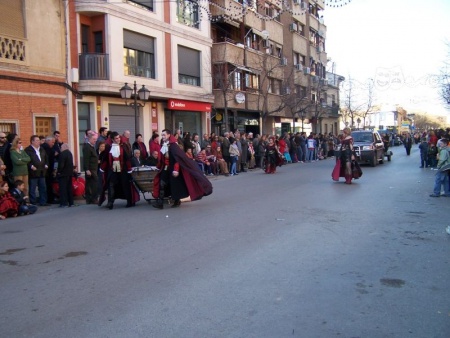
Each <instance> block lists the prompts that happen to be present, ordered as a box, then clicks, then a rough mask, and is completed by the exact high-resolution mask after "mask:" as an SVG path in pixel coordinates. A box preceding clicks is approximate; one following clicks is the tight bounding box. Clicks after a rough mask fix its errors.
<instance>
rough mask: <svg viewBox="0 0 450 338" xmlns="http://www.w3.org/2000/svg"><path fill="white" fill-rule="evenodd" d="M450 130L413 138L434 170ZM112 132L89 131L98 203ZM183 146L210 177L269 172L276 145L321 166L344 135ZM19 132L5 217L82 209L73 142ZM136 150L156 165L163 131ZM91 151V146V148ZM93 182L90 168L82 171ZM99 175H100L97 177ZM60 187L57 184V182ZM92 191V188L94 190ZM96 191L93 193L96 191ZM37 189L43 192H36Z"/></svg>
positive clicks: (228, 135) (0, 185)
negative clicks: (74, 184) (56, 207)
mask: <svg viewBox="0 0 450 338" xmlns="http://www.w3.org/2000/svg"><path fill="white" fill-rule="evenodd" d="M449 132H450V129H447V130H443V129H439V130H430V131H426V132H416V133H414V134H413V139H414V143H415V144H418V148H419V149H420V167H421V168H426V167H431V168H432V169H434V168H435V167H436V164H437V159H436V154H437V152H438V150H437V147H436V144H437V142H438V140H439V139H441V138H446V139H450V135H449ZM109 134H110V132H109V131H108V129H107V128H105V127H102V128H100V130H99V132H98V133H96V132H94V131H92V130H87V131H86V133H85V145H87V144H90V143H92V148H93V152H94V154H95V156H94V160H95V162H97V163H94V164H97V165H94V168H95V169H94V170H95V171H96V173H92V174H93V175H94V174H96V175H98V179H96V180H95V186H94V187H89V183H88V182H87V183H86V185H87V186H86V191H87V192H88V190H89V189H90V190H89V191H90V196H91V195H92V202H93V203H96V202H97V199H96V198H97V197H96V196H99V195H100V193H101V190H102V188H103V187H102V182H103V178H102V172H101V171H100V170H98V169H97V168H98V164H100V163H101V162H102V160H103V159H104V157H105V156H107V154H105V148H106V144H107V143H108V142H109V141H110V140H109ZM174 136H175V138H176V139H177V141H178V144H179V146H180V148H182V149H183V150H184V151H185V153H186V155H187V156H188V157H189V158H191V159H192V161H195V162H196V163H197V164H198V167H199V170H201V171H202V172H203V173H204V174H205V175H209V176H217V175H225V176H234V175H239V174H240V173H245V172H247V171H248V170H255V169H264V168H265V167H266V165H267V158H268V146H269V144H272V143H271V142H272V141H273V142H274V143H275V146H276V149H277V151H278V153H279V155H280V156H281V157H282V159H283V162H284V164H288V163H308V162H316V161H319V160H322V159H326V158H328V157H333V156H334V151H335V150H336V149H338V147H339V143H340V141H339V136H335V135H333V134H332V133H330V134H321V133H318V134H316V133H310V134H309V135H307V134H306V133H305V132H297V133H295V134H294V133H284V134H283V135H267V134H263V135H258V134H256V135H253V133H251V132H249V133H245V132H240V131H239V130H237V131H235V132H231V131H229V132H225V133H224V134H223V135H216V134H215V133H211V134H203V135H202V137H200V135H198V134H197V133H193V134H191V133H189V132H185V133H183V134H182V133H181V132H180V130H177V131H176V132H175V134H174ZM129 137H130V132H129V131H124V132H123V134H122V135H121V138H122V140H125V141H126V142H129ZM382 137H383V141H384V142H386V144H387V145H388V144H390V145H392V144H393V143H394V141H395V140H398V142H399V143H400V144H401V143H402V139H403V138H404V137H405V136H404V135H395V134H392V133H391V134H387V133H383V134H382ZM23 143H24V142H23V140H22V139H21V138H20V137H19V136H18V135H17V134H14V133H10V134H8V135H5V133H1V132H0V176H1V179H0V219H4V218H6V217H15V216H20V215H28V214H33V213H35V212H36V210H37V208H38V206H48V205H51V204H58V203H59V204H60V207H70V206H76V205H75V204H74V201H73V191H72V189H71V177H72V176H74V175H76V174H77V171H78V170H77V168H76V167H75V166H74V165H73V156H72V153H71V152H70V149H69V146H68V145H67V143H64V142H63V141H62V139H61V134H60V132H59V131H55V132H54V133H53V135H49V136H46V137H42V136H38V135H32V136H31V137H30V139H29V145H28V146H25V145H24V144H23ZM129 144H130V147H131V150H132V152H133V158H132V161H131V163H132V166H133V167H140V166H156V164H157V161H158V155H159V151H160V147H161V146H160V139H159V135H158V133H156V132H155V133H153V135H152V137H151V138H150V140H149V142H148V144H145V142H144V140H143V137H142V135H141V134H137V135H136V138H135V141H134V142H133V143H132V144H131V142H129ZM85 148H86V149H89V147H85ZM85 166H86V165H85ZM82 170H84V171H85V172H86V173H87V174H89V175H86V180H89V176H90V175H91V173H90V172H89V169H87V168H82ZM94 176H95V175H94ZM55 183H57V184H55ZM88 187H89V189H88ZM91 190H93V191H91ZM36 191H38V192H39V193H38V194H36Z"/></svg>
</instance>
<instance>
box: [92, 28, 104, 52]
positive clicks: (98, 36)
mask: <svg viewBox="0 0 450 338" xmlns="http://www.w3.org/2000/svg"><path fill="white" fill-rule="evenodd" d="M94 42H95V52H96V53H103V32H94Z"/></svg>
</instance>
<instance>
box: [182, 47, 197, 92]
mask: <svg viewBox="0 0 450 338" xmlns="http://www.w3.org/2000/svg"><path fill="white" fill-rule="evenodd" d="M178 82H179V83H182V84H188V85H192V86H198V87H200V52H199V51H198V50H195V49H191V48H187V47H184V46H178Z"/></svg>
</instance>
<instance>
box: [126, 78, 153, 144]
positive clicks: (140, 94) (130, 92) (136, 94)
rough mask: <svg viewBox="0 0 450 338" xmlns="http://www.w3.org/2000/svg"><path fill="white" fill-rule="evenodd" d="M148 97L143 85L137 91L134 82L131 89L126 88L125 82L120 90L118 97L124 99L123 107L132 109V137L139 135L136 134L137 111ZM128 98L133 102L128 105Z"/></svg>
mask: <svg viewBox="0 0 450 338" xmlns="http://www.w3.org/2000/svg"><path fill="white" fill-rule="evenodd" d="M149 96H150V91H149V90H148V89H147V88H145V86H144V85H142V88H141V89H139V90H137V85H136V81H134V86H133V89H131V87H130V86H128V83H127V82H125V85H124V86H123V87H122V88H120V97H121V98H122V99H125V105H126V106H130V107H131V108H134V136H135V137H136V135H137V134H138V133H139V132H138V110H139V108H140V107H144V106H145V102H147V101H148V98H149ZM130 98H133V101H132V102H130V103H128V102H127V100H129V99H130ZM138 98H139V100H141V101H143V103H140V102H138V101H137V100H138Z"/></svg>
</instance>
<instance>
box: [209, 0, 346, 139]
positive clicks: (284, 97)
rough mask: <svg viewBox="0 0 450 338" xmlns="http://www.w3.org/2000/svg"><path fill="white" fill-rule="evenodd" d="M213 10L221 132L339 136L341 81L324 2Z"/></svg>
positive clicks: (222, 3)
mask: <svg viewBox="0 0 450 338" xmlns="http://www.w3.org/2000/svg"><path fill="white" fill-rule="evenodd" d="M211 4H213V5H210V6H211V14H212V18H213V24H212V39H213V52H212V55H213V58H212V63H213V74H214V80H213V92H214V95H215V101H214V106H213V117H214V118H213V119H212V129H213V131H215V132H220V133H222V132H223V131H225V130H230V129H231V130H233V129H239V130H243V131H246V132H249V131H252V132H253V133H268V134H275V133H276V134H280V133H282V132H284V131H290V132H297V131H301V130H305V129H307V130H312V131H316V132H336V129H337V127H338V120H339V108H338V107H339V102H338V98H339V95H338V91H339V82H333V83H331V84H329V83H328V75H327V71H326V67H327V60H328V59H327V53H326V48H325V46H326V44H325V41H326V26H325V24H324V22H323V19H322V18H321V12H322V11H323V10H324V2H323V1H321V0H318V1H313V0H310V1H298V0H290V1H288V2H286V3H284V2H283V3H282V2H279V1H265V2H263V3H260V2H246V1H238V2H236V1H234V0H213V1H212V2H211ZM339 79H343V78H342V77H339Z"/></svg>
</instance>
